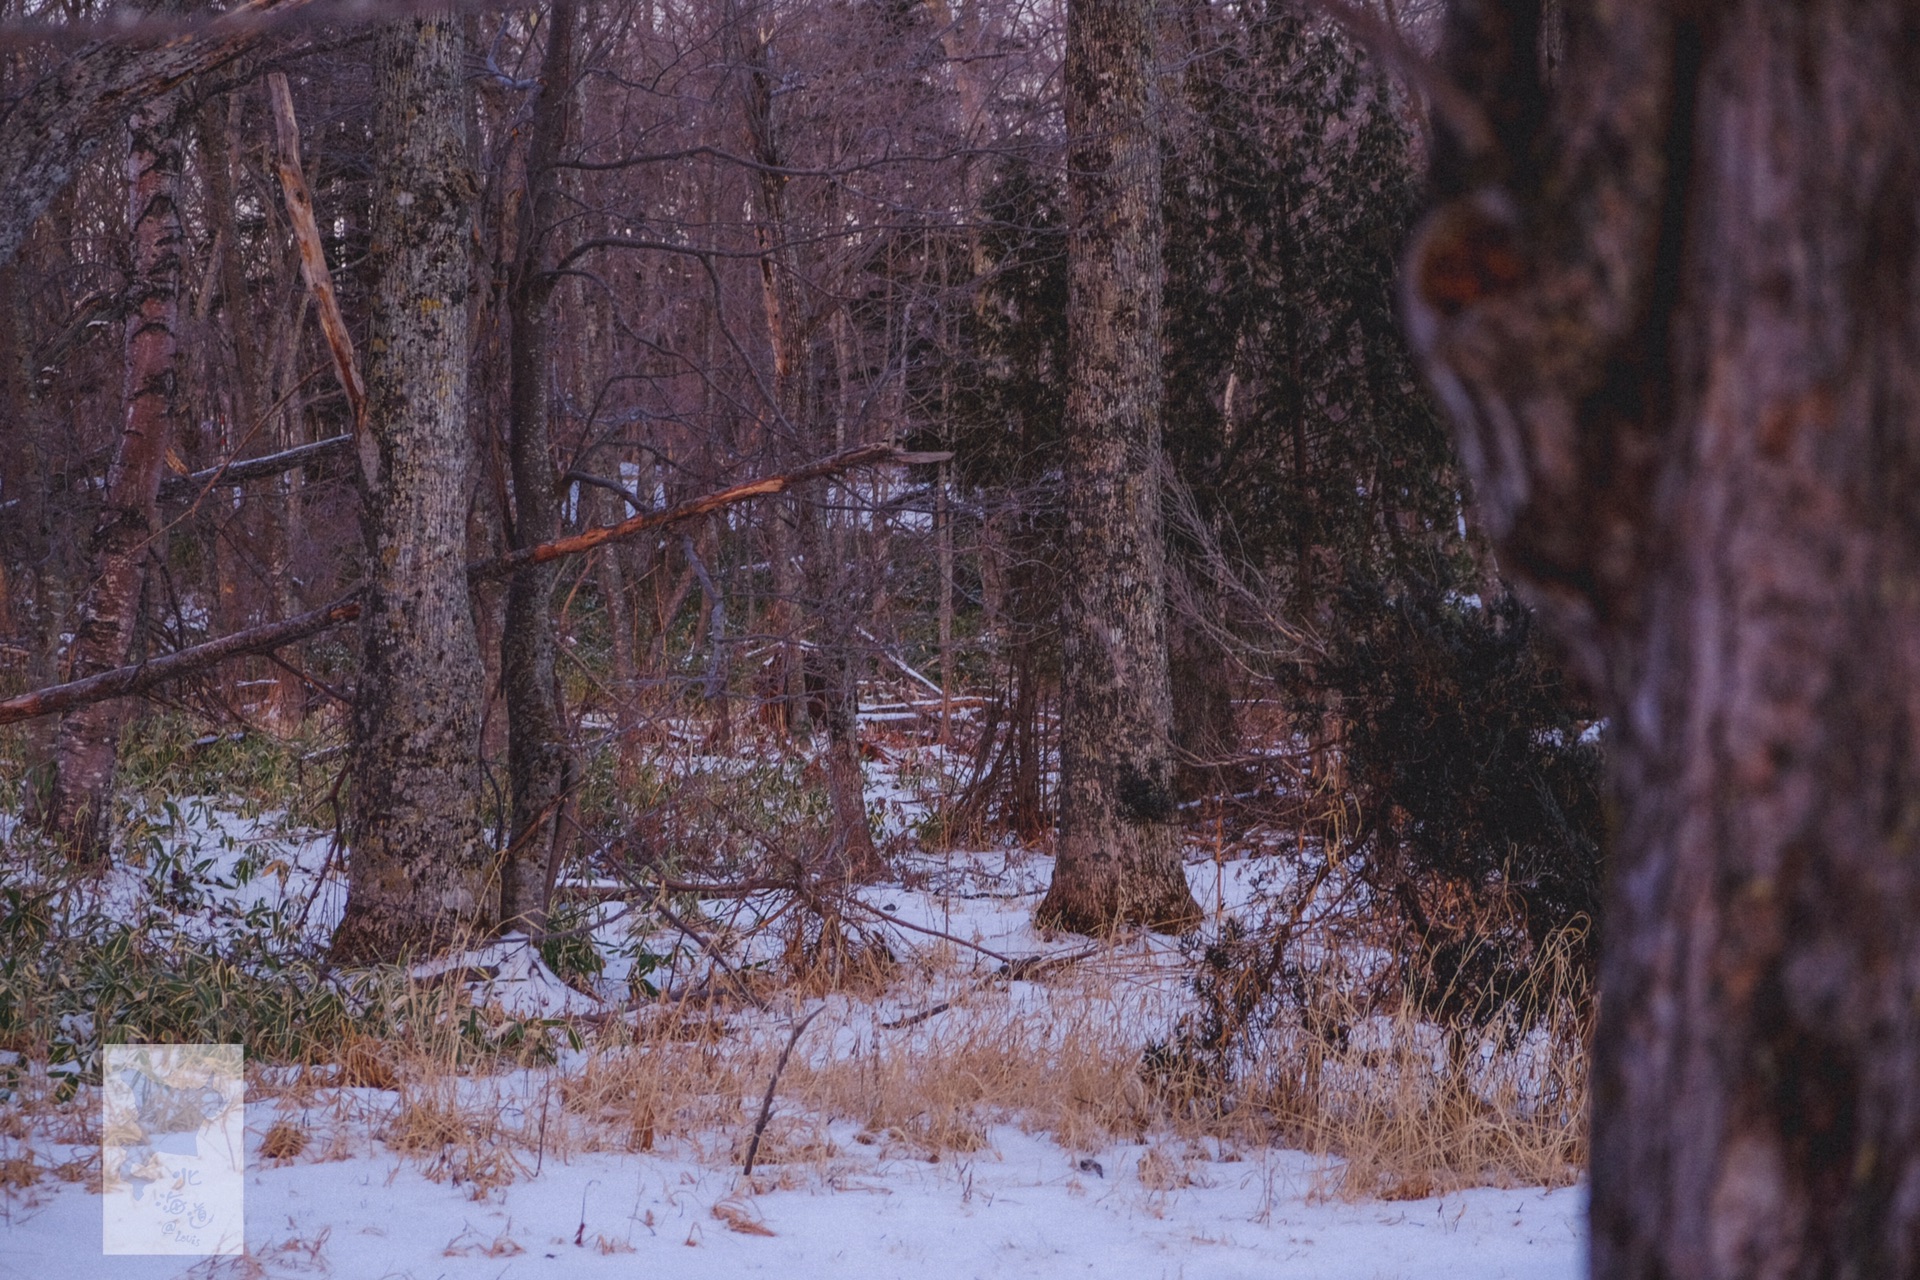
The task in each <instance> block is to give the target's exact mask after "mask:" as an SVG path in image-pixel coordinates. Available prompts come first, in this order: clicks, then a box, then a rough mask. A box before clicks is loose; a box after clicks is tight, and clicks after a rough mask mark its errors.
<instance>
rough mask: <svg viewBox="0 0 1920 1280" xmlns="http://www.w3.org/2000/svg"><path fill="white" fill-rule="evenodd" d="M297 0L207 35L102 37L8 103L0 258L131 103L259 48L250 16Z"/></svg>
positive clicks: (239, 17) (221, 23)
mask: <svg viewBox="0 0 1920 1280" xmlns="http://www.w3.org/2000/svg"><path fill="white" fill-rule="evenodd" d="M285 3H288V0H248V2H247V3H244V4H241V5H238V6H236V7H235V8H234V9H233V10H232V11H231V16H230V17H227V18H224V19H223V18H221V17H216V18H213V19H211V20H210V21H209V22H208V24H207V27H206V29H205V31H204V32H202V33H200V34H197V35H194V36H191V37H187V38H183V39H174V40H167V41H164V42H161V43H159V44H151V45H149V44H135V43H129V42H125V41H120V40H102V41H96V42H94V43H91V44H87V45H83V46H82V47H81V48H79V49H76V50H75V51H74V52H73V53H72V54H70V55H68V56H67V57H65V58H62V59H60V60H59V61H58V62H56V63H54V64H53V65H51V66H50V67H49V68H48V69H47V71H46V72H45V73H44V74H43V75H41V77H40V78H39V79H38V80H37V81H36V82H35V83H34V84H33V85H32V86H31V87H30V88H29V89H27V91H26V92H25V93H23V94H21V95H20V97H19V98H18V99H17V100H16V101H10V102H8V103H7V104H6V106H5V109H4V110H0V191H5V192H6V193H7V198H6V199H5V200H0V264H5V263H8V262H11V261H13V257H14V255H15V254H16V253H18V252H19V251H20V245H21V242H22V241H23V240H25V239H26V236H27V232H28V230H29V229H30V228H31V227H32V226H33V224H34V221H35V220H36V219H37V218H39V217H40V215H41V214H43V213H45V212H46V211H47V208H48V206H49V205H51V204H52V203H53V201H54V199H55V198H56V197H57V196H58V195H59V194H60V193H61V192H62V191H64V190H66V188H67V186H68V184H70V183H71V182H72V181H73V179H74V176H75V175H76V174H77V173H79V172H80V169H81V167H82V166H83V165H85V164H86V162H87V160H88V159H89V158H90V157H91V156H92V155H93V153H94V151H95V150H97V149H98V147H99V145H100V143H101V142H103V141H104V140H105V139H106V138H108V137H110V136H111V135H112V133H113V131H114V129H115V127H116V126H117V125H118V124H119V122H120V121H121V120H122V119H124V118H125V116H126V115H127V113H128V112H129V110H132V111H141V110H146V109H148V107H149V106H150V105H151V104H152V103H153V102H154V101H155V100H156V99H159V98H163V97H166V96H168V95H170V94H175V92H176V90H178V91H179V92H191V89H190V87H189V86H191V84H192V82H193V81H194V80H195V79H196V78H202V77H205V76H207V74H208V73H209V72H212V71H216V70H218V69H220V68H221V67H223V66H226V65H228V64H230V63H232V62H233V61H234V60H236V59H238V58H240V57H241V56H242V55H244V54H246V53H248V52H249V51H251V50H252V49H253V48H254V47H255V46H256V45H257V44H258V43H259V40H260V37H259V35H258V34H257V33H254V32H249V31H247V30H245V27H244V24H245V21H246V20H247V19H248V18H249V17H253V16H257V15H259V14H261V13H264V12H266V11H268V10H272V9H275V8H278V7H280V6H281V5H282V4H285Z"/></svg>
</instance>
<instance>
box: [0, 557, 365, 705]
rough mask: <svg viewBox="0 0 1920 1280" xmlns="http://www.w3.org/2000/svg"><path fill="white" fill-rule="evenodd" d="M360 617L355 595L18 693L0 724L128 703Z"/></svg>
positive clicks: (8, 700) (358, 599) (357, 596)
mask: <svg viewBox="0 0 1920 1280" xmlns="http://www.w3.org/2000/svg"><path fill="white" fill-rule="evenodd" d="M359 616H360V591H359V588H357V587H356V588H355V589H354V590H353V591H352V592H350V593H348V594H347V595H345V596H342V597H341V598H340V599H338V600H335V601H334V602H333V603H332V604H328V605H322V606H321V607H320V608H318V609H314V610H311V611H309V612H307V613H303V614H300V615H299V616H298V617H294V618H287V619H284V620H282V621H280V622H270V623H267V624H266V625H265V626H259V627H249V628H247V629H246V630H244V631H236V632H234V633H233V634H232V635H226V636H221V637H220V638H219V639H218V640H209V641H207V642H206V643H205V644H196V645H193V646H191V647H189V648H186V649H180V650H178V651H176V652H174V653H169V654H165V655H163V656H162V657H158V658H153V659H150V660H148V661H146V662H141V663H135V664H134V665H132V666H126V667H115V668H114V669H113V670H111V671H102V672H100V673H99V674H98V675H92V676H88V677H87V678H86V679H84V680H74V681H70V682H68V683H67V684H61V685H54V686H53V687H52V688H49V689H36V690H35V691H33V692H32V693H23V694H21V695H20V696H19V697H17V698H8V699H6V700H5V701H3V702H0V724H15V723H17V722H19V721H21V720H33V719H36V718H38V717H40V716H51V715H58V714H59V713H61V712H63V711H71V710H72V709H73V708H75V707H83V706H86V705H88V704H89V703H94V702H104V701H106V700H107V699H109V698H131V697H135V696H137V695H139V694H142V693H146V692H147V691H148V690H150V689H155V688H158V687H159V686H160V685H163V684H166V683H167V682H168V681H170V680H178V679H180V678H181V677H182V676H190V675H193V674H194V673H195V672H199V671H205V670H206V669H207V668H209V667H212V666H214V665H216V664H218V663H221V662H224V661H226V660H227V659H228V658H237V657H240V656H241V655H243V654H250V653H266V652H268V651H270V650H273V649H278V648H280V647H281V646H283V645H289V644H292V643H293V642H294V641H296V640H305V639H307V638H308V637H309V636H317V635H319V634H320V633H321V632H323V631H330V630H332V629H333V628H334V627H337V626H339V625H340V624H341V623H343V622H351V621H353V620H354V619H355V618H357V617H359Z"/></svg>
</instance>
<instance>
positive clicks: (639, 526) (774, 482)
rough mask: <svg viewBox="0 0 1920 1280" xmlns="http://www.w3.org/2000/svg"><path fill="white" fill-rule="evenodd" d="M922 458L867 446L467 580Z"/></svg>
mask: <svg viewBox="0 0 1920 1280" xmlns="http://www.w3.org/2000/svg"><path fill="white" fill-rule="evenodd" d="M923 456H925V455H921V454H912V453H903V452H901V451H900V450H899V449H896V448H894V447H893V446H892V445H890V444H867V445H861V446H859V447H858V448H854V449H845V450H842V451H841V452H839V453H836V454H832V455H830V456H828V457H825V458H822V459H820V460H819V461H818V462H810V463H808V464H807V465H806V466H804V467H799V468H796V469H795V470H793V471H788V472H786V473H784V474H782V475H777V476H764V477H762V478H760V479H758V480H747V481H744V482H743V483H741V484H736V485H733V486H732V487H730V488H726V489H721V490H719V491H718V492H716V493H709V494H706V495H704V496H702V497H698V498H689V499H687V500H686V501H685V502H680V503H675V504H674V505H673V506H671V507H666V508H663V509H662V510H659V511H648V512H643V513H642V514H640V515H637V516H633V517H630V518H629V519H626V520H622V521H621V522H620V523H619V524H608V525H601V526H599V527H598V528H594V529H587V530H584V531H582V532H580V533H576V534H574V535H573V536H571V537H567V538H557V539H555V540H554V541H552V542H543V543H541V544H540V545H539V546H537V547H525V548H522V549H521V550H519V551H515V552H512V553H510V554H508V555H504V556H496V557H495V558H493V559H492V560H486V561H483V562H481V563H479V564H475V565H469V566H468V568H467V576H468V577H469V578H471V579H472V580H474V581H476V582H479V581H485V580H487V579H490V578H504V577H506V576H507V575H509V574H511V573H513V572H514V571H515V570H516V569H520V568H524V567H525V566H527V565H530V564H543V563H545V562H546V561H548V560H558V559H559V558H560V557H561V556H576V555H579V554H580V553H581V552H583V551H591V550H593V549H594V548H595V547H599V546H604V545H605V544H607V543H609V542H615V541H618V540H619V539H621V538H631V537H632V536H633V535H634V534H636V533H645V532H647V531H648V530H649V529H659V528H663V527H665V526H666V525H670V524H678V523H679V522H680V521H682V520H691V519H693V518H694V517H695V516H703V515H706V514H707V513H708V512H710V511H718V510H720V508H722V507H730V506H732V505H733V504H734V503H736V502H743V501H745V500H746V499H748V498H759V497H765V496H767V495H769V494H775V493H784V492H785V491H786V490H788V489H789V488H791V487H793V486H794V485H796V484H799V483H801V482H802V481H804V480H818V479H820V478H822V477H824V476H833V475H839V474H840V473H841V472H843V471H851V470H853V469H854V468H855V467H864V466H870V465H872V464H874V463H881V462H890V463H910V462H915V461H918V460H919V459H920V458H922V457H923Z"/></svg>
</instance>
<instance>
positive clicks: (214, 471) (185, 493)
mask: <svg viewBox="0 0 1920 1280" xmlns="http://www.w3.org/2000/svg"><path fill="white" fill-rule="evenodd" d="M352 443H353V437H352V436H329V437H327V438H326V439H325V440H315V441H313V442H312V443H310V444H297V445H295V446H293V448H291V449H282V450H280V451H279V452H278V453H269V454H265V455H263V456H261V457H258V458H247V459H245V460H244V461H241V462H226V463H222V464H221V465H219V466H217V467H207V468H205V469H204V470H200V471H195V472H193V473H192V474H190V475H184V476H174V477H172V478H171V479H167V480H163V481H161V482H160V498H161V500H162V501H171V500H178V499H180V498H185V497H190V496H192V495H193V494H195V493H198V492H199V490H200V488H201V486H203V485H219V484H225V485H233V484H244V483H246V482H247V481H249V480H264V479H265V478H267V477H268V476H277V475H279V474H280V473H281V472H283V471H291V470H293V469H294V468H295V467H304V466H306V465H307V464H308V463H309V462H316V461H318V460H319V459H321V458H325V457H328V456H330V455H332V454H335V453H338V452H339V451H340V450H342V449H344V448H346V447H347V446H348V445H350V444H352Z"/></svg>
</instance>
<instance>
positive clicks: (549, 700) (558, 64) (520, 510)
mask: <svg viewBox="0 0 1920 1280" xmlns="http://www.w3.org/2000/svg"><path fill="white" fill-rule="evenodd" d="M547 22H548V32H547V47H546V58H545V61H544V63H543V64H542V67H541V73H540V88H539V91H538V93H537V94H536V96H535V98H534V103H533V125H532V130H531V132H530V134H529V137H528V142H527V155H526V182H527V199H526V202H525V212H524V214H523V216H522V220H521V224H520V251H519V255H518V261H517V263H516V265H515V268H514V281H513V288H512V292H511V294H510V296H509V298H508V301H507V310H508V322H509V324H510V326H511V329H512V334H511V343H512V350H511V355H510V357H509V360H508V366H507V370H508V372H507V381H508V385H507V417H508V424H507V429H508V440H507V447H508V454H509V463H510V466H511V469H512V473H513V539H512V541H513V546H514V547H515V549H519V548H523V547H533V546H538V545H539V544H540V543H542V542H550V541H552V540H553V538H554V537H555V536H556V535H558V533H559V532H560V509H559V493H558V491H557V490H556V487H555V476H554V470H553V457H552V450H551V448H550V445H549V440H550V433H549V431H548V429H547V406H548V400H549V396H548V387H549V368H550V365H551V363H552V361H551V351H550V347H551V336H552V330H551V327H550V326H549V324H548V316H547V303H548V302H549V300H550V298H551V296H552V293H553V276H552V275H551V274H550V271H549V268H548V260H549V256H550V255H549V254H548V252H547V245H548V237H549V236H550V235H551V234H552V232H553V230H554V227H555V224H556V223H557V222H558V221H559V218H560V213H561V209H560V187H559V180H558V177H559V175H558V171H557V170H556V168H555V165H556V164H557V163H558V162H559V160H560V152H561V148H562V147H564V146H565V144H566V137H567V118H568V115H569V113H570V111H571V100H572V97H573V29H574V8H573V5H571V4H567V3H556V4H554V5H553V6H552V8H551V9H550V10H549V13H548V16H547ZM557 572H558V566H557V565H554V564H551V563H549V564H540V565H530V566H528V567H527V568H525V569H522V570H520V571H519V572H518V573H516V574H514V575H513V579H512V580H511V582H509V583H508V586H507V612H506V620H505V628H504V630H503V631H502V633H501V638H500V639H501V643H500V678H501V685H502V687H503V688H504V690H505V692H506V699H507V773H508V776H509V779H510V787H511V790H512V796H513V802H512V816H511V821H510V824H509V825H510V829H511V830H512V832H513V837H512V839H511V841H510V842H509V844H508V848H509V850H510V851H511V852H510V853H509V854H508V859H507V864H506V866H505V867H504V868H502V871H501V881H500V888H501V903H500V914H501V918H502V919H503V920H504V921H506V922H508V924H509V925H510V926H511V927H514V928H519V929H524V930H527V931H528V932H539V931H540V930H542V929H544V928H545V927H546V915H547V896H548V893H549V886H550V884H551V882H552V879H553V875H554V872H555V871H556V870H557V865H556V864H557V859H558V856H559V853H560V848H561V832H562V831H563V830H564V826H565V822H566V815H565V813H564V812H562V810H563V809H564V808H565V804H566V789H567V774H568V771H569V769H570V767H571V766H570V764H569V760H568V752H567V731H566V724H565V719H564V714H563V708H562V707H561V705H560V686H559V683H558V681H557V680H556V678H555V675H554V669H553V664H554V652H555V650H554V635H553V583H554V577H555V574H556V573H557Z"/></svg>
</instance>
